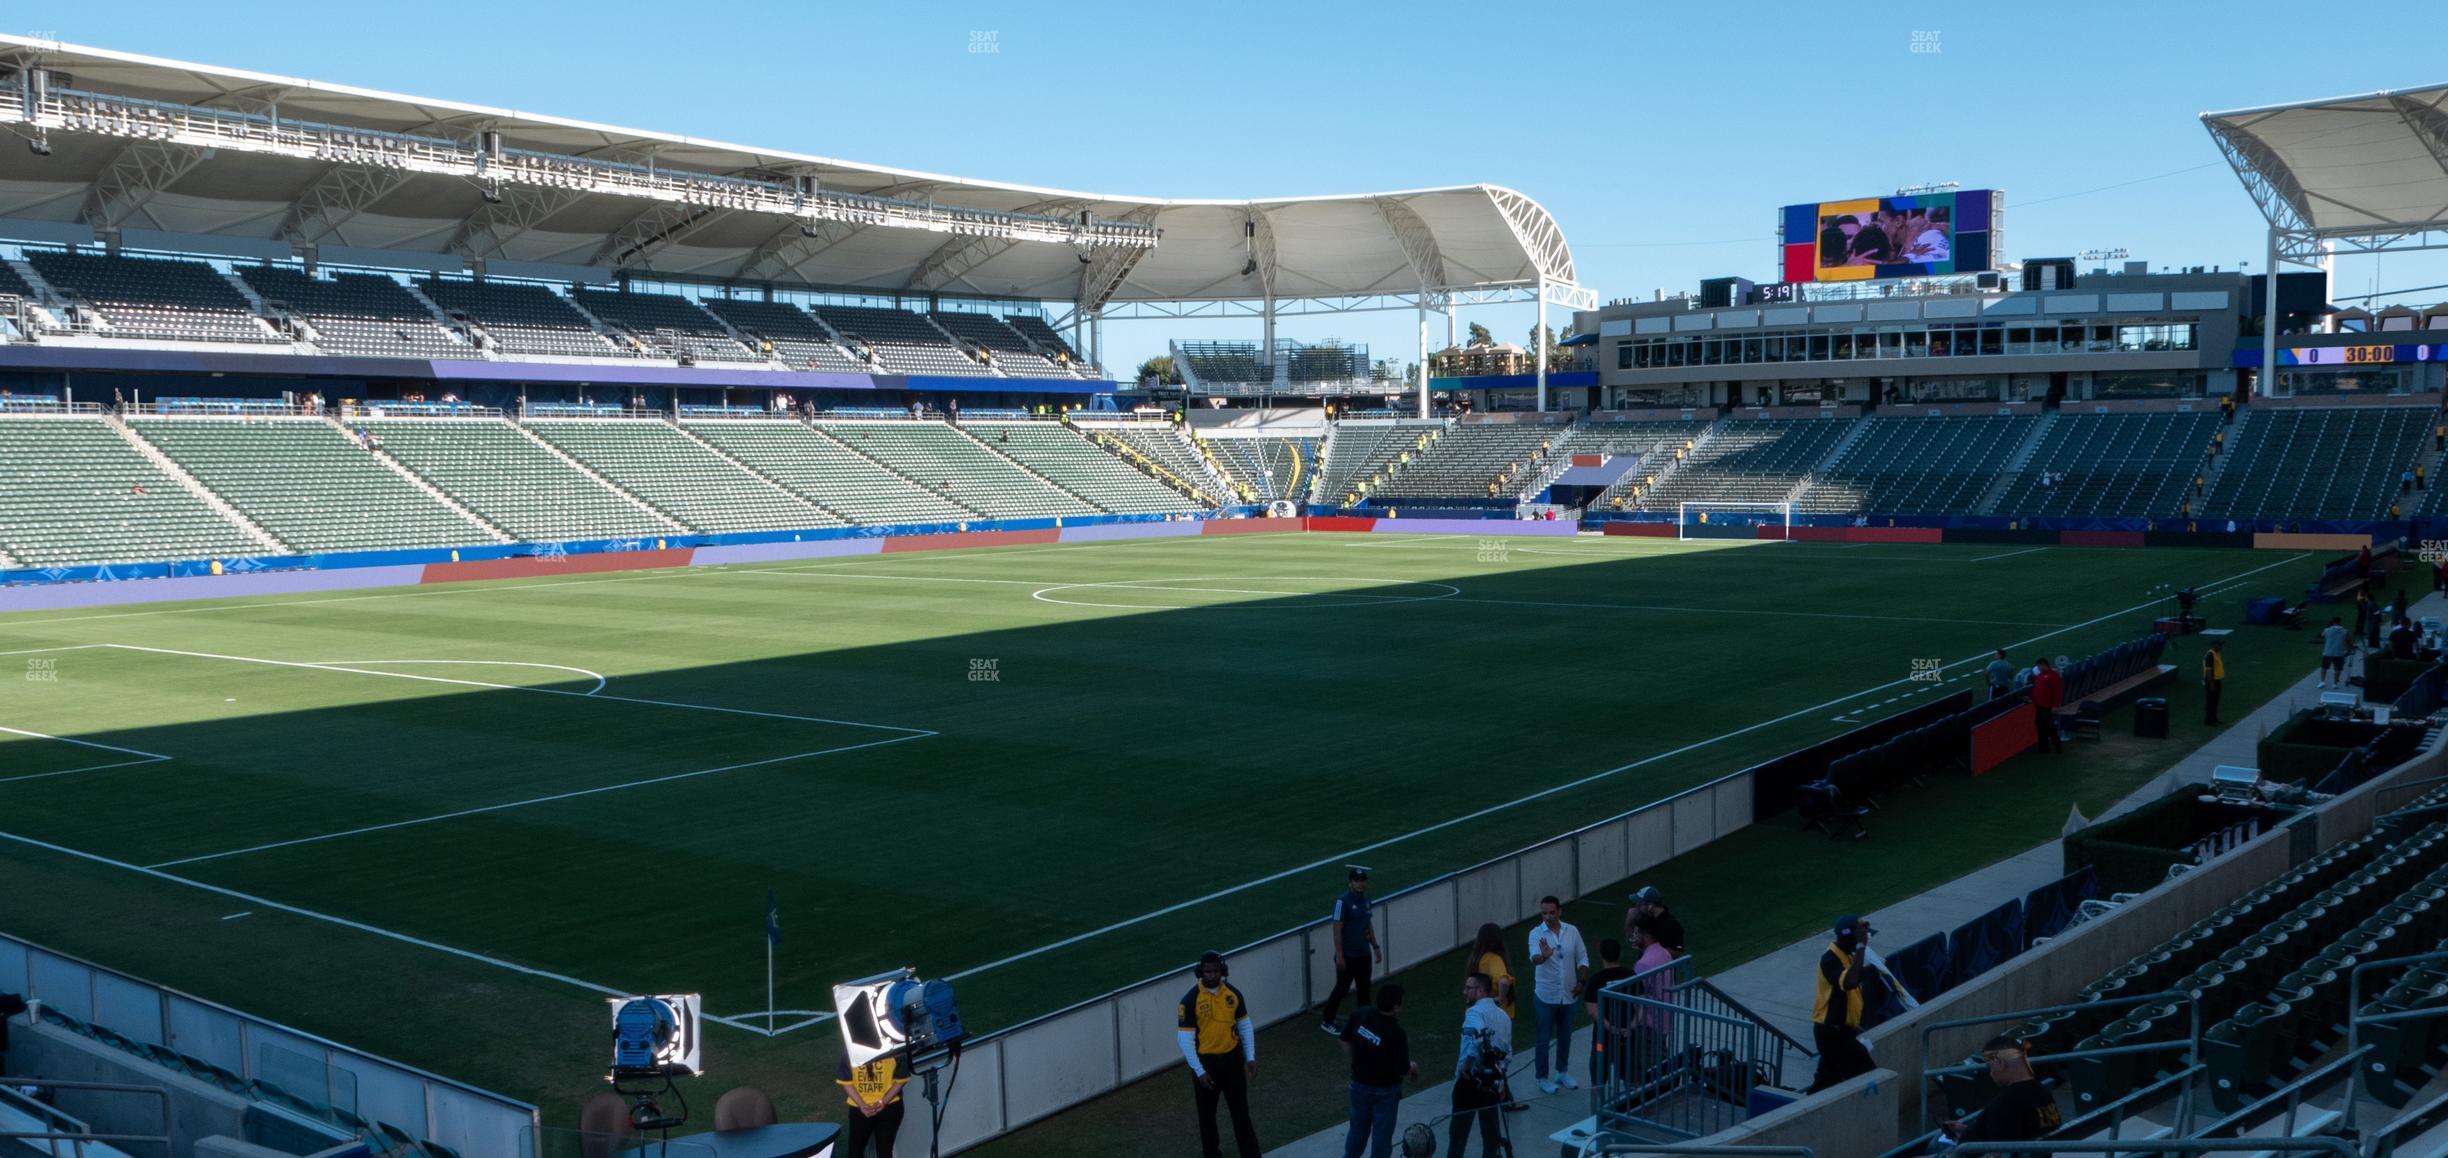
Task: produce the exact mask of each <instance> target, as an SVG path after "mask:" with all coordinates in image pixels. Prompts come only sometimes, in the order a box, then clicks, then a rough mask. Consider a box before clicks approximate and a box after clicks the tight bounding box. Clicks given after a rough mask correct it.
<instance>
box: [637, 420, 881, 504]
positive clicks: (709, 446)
mask: <svg viewBox="0 0 2448 1158" xmlns="http://www.w3.org/2000/svg"><path fill="white" fill-rule="evenodd" d="M670 425H671V428H672V429H673V430H676V431H679V432H680V437H682V438H685V439H687V440H689V441H690V442H693V443H695V444H697V445H698V446H699V447H701V448H703V449H704V450H705V452H706V453H707V454H710V455H713V456H714V457H715V458H718V459H721V460H722V461H724V462H727V463H730V464H731V465H732V466H735V467H738V468H739V469H741V470H743V471H746V472H748V473H749V474H752V475H755V476H756V477H757V478H760V479H763V480H764V482H765V485H767V486H769V487H772V488H774V489H775V490H778V491H786V492H788V493H790V494H792V495H796V496H797V497H798V498H799V499H800V500H801V501H803V502H805V503H807V504H808V505H809V506H812V507H815V508H816V509H817V510H820V511H823V512H824V513H825V514H826V515H828V516H830V517H832V518H835V519H839V520H841V521H842V522H843V523H844V524H850V523H855V522H856V521H857V520H855V519H852V518H851V517H850V516H848V515H845V514H843V513H842V512H840V511H837V510H835V509H833V508H832V507H831V506H829V505H827V504H826V503H825V502H824V501H823V500H822V499H821V498H819V497H817V496H816V495H811V494H808V493H806V492H804V491H802V490H800V489H799V488H797V487H793V486H790V485H788V484H786V483H784V482H783V481H782V480H781V479H779V478H776V477H774V476H773V475H772V474H769V473H767V472H766V471H764V470H762V469H760V468H758V467H757V466H756V465H755V464H753V463H750V462H749V461H748V460H746V459H744V458H741V457H740V456H738V455H736V454H732V453H731V452H730V451H727V450H724V449H723V448H721V447H719V446H716V445H714V444H713V443H712V442H709V441H707V440H706V439H705V438H704V437H703V436H701V435H699V434H698V433H697V432H696V431H694V430H691V429H689V428H688V425H687V424H686V423H682V422H677V421H672V422H671V423H670Z"/></svg>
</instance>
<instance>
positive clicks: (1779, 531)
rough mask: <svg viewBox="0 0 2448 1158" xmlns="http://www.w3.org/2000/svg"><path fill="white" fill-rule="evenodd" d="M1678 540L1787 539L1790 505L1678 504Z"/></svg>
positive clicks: (1676, 521)
mask: <svg viewBox="0 0 2448 1158" xmlns="http://www.w3.org/2000/svg"><path fill="white" fill-rule="evenodd" d="M1675 537H1676V538H1678V539H1790V538H1792V537H1793V504H1792V503H1678V504H1676V507H1675Z"/></svg>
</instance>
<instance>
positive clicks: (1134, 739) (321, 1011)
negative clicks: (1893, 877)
mask: <svg viewBox="0 0 2448 1158" xmlns="http://www.w3.org/2000/svg"><path fill="white" fill-rule="evenodd" d="M2319 563H2320V560H2319V559H2315V558H2312V557H2309V556H2303V555H2296V554H2291V553H2288V554H2282V553H2277V552H2247V551H2211V550H2147V551H2145V550H2076V549H2064V548H2049V549H2025V548H2015V547H1977V546H1945V547H1906V546H1886V545H1848V546H1836V545H1820V544H1804V543H1795V544H1726V543H1712V544H1706V545H1701V544H1692V545H1683V544H1674V543H1666V542H1659V541H1650V540H1625V539H1603V540H1597V539H1589V538H1583V539H1579V540H1570V541H1563V540H1543V539H1508V540H1495V539H1487V540H1477V539H1470V538H1458V537H1427V536H1418V537H1414V536H1404V535H1393V534H1376V535H1330V534H1320V535H1280V536H1277V535H1248V536H1206V537H1196V538H1184V539H1167V540H1152V541H1139V542H1121V543H1111V544H1098V545H1081V546H1064V547H1038V548H1007V549H999V550H983V551H963V552H939V553H914V554H896V555H888V556H870V557H862V558H857V559H850V560H834V561H815V562H806V563H789V564H773V565H755V566H736V567H719V568H695V569H682V570H670V571H656V572H639V573H630V574H617V575H609V576H595V577H588V578H574V579H570V580H559V581H532V580H530V581H507V582H500V583H480V584H456V585H448V586H436V587H422V588H408V589H399V590H394V591H378V592H358V593H339V594H333V595H319V596H291V597H280V598H265V599H252V600H236V601H223V602H212V603H189V604H176V605H162V606H155V607H140V608H134V609H110V608H100V609H92V610H84V611H67V612H45V613H27V614H18V615H12V616H5V617H0V653H4V654H0V665H4V666H0V679H5V680H6V681H7V682H6V684H5V685H4V686H5V687H6V688H7V691H6V693H5V694H0V728H5V729H7V730H5V731H0V836H4V837H5V839H0V876H6V877H8V878H10V879H12V880H13V881H15V882H16V884H15V886H14V887H12V888H9V889H7V890H5V891H0V928H5V929H7V930H9V931H11V932H15V933H18V934H21V935H24V936H27V937H29V938H30V939H33V940H35V941H38V942H42V943H46V944H49V945H51V946H53V947H55V948H59V949H61V950H64V951H68V952H72V953H79V954H83V955H87V956H90V957H93V958H96V959H98V960H100V961H102V962H103V963H105V964H109V965H113V966H115V967H119V968H124V969H127V970H128V971H130V972H133V973H136V974H138V975H140V976H144V977H147V978H150V979H153V980H156V981H160V982H162V983H165V984H168V985H172V986H175V987H178V988H182V989H185V990H188V991H190V992H194V993H197V994H199V995H201V996H205V997H209V998H212V999H215V1000H219V1001H223V1002H226V1003H228V1004H231V1005H234V1006H236V1007H239V1008H241V1009H245V1010H248V1011H250V1012H255V1013H259V1014H262V1015H265V1016H268V1017H272V1018H275V1019H279V1020H283V1021H287V1022H290V1023H292V1024H296V1025H298V1026H300V1027H301V1028H306V1029H309V1030H312V1031H315V1032H318V1033H322V1034H324V1035H326V1036H329V1037H332V1038H335V1039H337V1040H340V1041H343V1042H346V1043H349V1044H352V1045H357V1046H360V1047H363V1048H367V1049H371V1050H374V1051H376V1052H381V1053H385V1054H388V1055H391V1056H394V1057H397V1058H399V1059H401V1060H403V1061H408V1062H411V1063H413V1064H418V1065H423V1066H426V1067H428V1068H432V1069H435V1070H437V1071H440V1072H443V1073H448V1074H451V1075H453V1076H458V1077H463V1078H465V1079H467V1080H470V1081H474V1082H477V1083H479V1084H483V1085H487V1086H490V1087H492V1088H496V1089H500V1090H502V1091H503V1092H506V1093H510V1094H513V1095H514V1096H520V1097H525V1098H529V1099H532V1100H535V1101H537V1102H538V1103H539V1104H541V1105H543V1106H544V1108H545V1112H546V1120H547V1123H548V1124H552V1125H568V1124H569V1123H570V1119H571V1118H572V1117H574V1112H575V1110H574V1107H575V1104H576V1101H577V1099H578V1098H580V1097H582V1096H584V1094H585V1093H586V1092H588V1091H590V1090H591V1089H593V1088H596V1086H597V1084H598V1081H599V1070H598V1069H597V1067H599V1066H600V1064H601V1062H600V1059H597V1058H595V1057H594V1054H595V1053H596V1052H598V1049H597V1046H598V1042H597V1040H596V1039H597V1037H598V1036H599V1034H597V1032H596V1031H595V1029H594V1028H593V1027H594V1026H595V1025H596V1023H598V1022H599V1021H600V1020H601V1018H602V1016H603V1013H602V1009H603V1006H602V996H603V992H602V991H623V992H648V991H695V992H702V993H703V994H705V995H706V1008H707V1010H708V1011H709V1012H710V1013H713V1014H716V1015H719V1016H721V1017H724V1018H729V1019H734V1020H736V1021H738V1022H740V1023H742V1025H753V1026H756V1027H760V1028H761V1027H762V1026H763V1025H764V1024H765V1020H766V1010H767V1005H766V998H765V981H766V978H765V956H764V939H763V927H764V926H763V911H764V904H765V897H766V894H767V892H768V890H771V891H772V892H773V893H774V894H775V895H776V896H777V897H778V898H779V900H780V904H781V909H782V931H783V940H782V944H781V947H780V949H779V951H778V954H777V965H778V975H777V990H778V991H777V1001H776V1005H777V1006H778V1007H779V1008H780V1009H781V1010H783V1011H785V1012H782V1013H778V1014H776V1015H775V1017H776V1020H777V1023H778V1024H780V1025H782V1026H785V1027H788V1026H792V1025H798V1026H800V1027H801V1028H799V1029H798V1030H797V1031H795V1032H793V1033H786V1034H784V1035H783V1036H781V1037H779V1038H776V1039H772V1040H766V1039H764V1038H762V1037H760V1036H758V1035H756V1034H753V1033H749V1032H746V1031H744V1030H742V1029H736V1028H720V1029H717V1030H716V1031H714V1036H713V1037H712V1038H711V1040H710V1043H709V1049H708V1054H709V1058H710V1060H711V1061H712V1063H713V1065H714V1066H715V1067H716V1068H717V1070H719V1071H729V1072H731V1073H735V1074H743V1075H750V1076H754V1075H760V1074H762V1075H766V1077H765V1080H764V1084H765V1085H766V1086H767V1088H768V1089H775V1090H777V1091H778V1092H779V1093H780V1094H781V1098H782V1100H783V1102H784V1109H785V1111H786V1113H788V1112H790V1111H792V1110H794V1109H796V1110H797V1111H798V1112H801V1113H814V1112H821V1108H822V1107H823V1106H825V1105H827V1104H829V1103H831V1102H832V1101H833V1100H835V1099H833V1098H831V1097H829V1096H828V1094H827V1093H826V1092H825V1090H824V1089H823V1088H820V1087H821V1086H822V1082H821V1081H809V1080H806V1079H805V1078H804V1075H805V1074H807V1073H810V1072H814V1071H815V1070H816V1069H817V1068H819V1067H821V1070H822V1071H823V1072H825V1073H829V1071H830V1068H831V1056H832V1055H831V1053H830V1052H829V1051H830V1049H831V1040H832V1038H833V1033H832V1030H831V1027H830V1026H829V1025H824V1024H819V1023H813V1022H812V1021H811V1020H810V1019H809V1018H808V1017H807V1016H805V1015H803V1014H799V1013H793V1012H788V1011H813V1010H819V1009H824V1008H828V1007H829V1004H830V997H829V987H830V985H831V983H832V982H834V981H838V980H846V979H849V978H852V977H857V976H860V975H864V974H867V973H872V972H875V971H878V970H881V969H884V968H888V967H892V966H897V965H903V964H908V965H915V966H917V967H919V969H920V970H921V971H922V972H923V973H925V974H927V975H929V976H942V975H950V976H953V977H956V978H957V979H958V981H959V984H960V987H961V993H962V998H963V1006H964V1011H965V1012H966V1013H967V1015H968V1017H969V1019H970V1021H971V1023H972V1025H973V1027H975V1028H983V1029H991V1028H994V1027H996V1026H1000V1025H1006V1024H1010V1023H1012V1022H1014V1021H1017V1020H1020V1019H1022V1018H1025V1017H1027V1016H1030V1015H1033V1014H1037V1013H1041V1012H1045V1011H1048V1010H1051V1009H1054V1008H1057V1007H1059V1006H1062V1005H1065V1004H1068V1003H1071V1002H1073V1001H1077V1000H1080V999H1084V998H1087V997H1090V996H1093V995H1095V994H1097V993H1099V992H1102V991H1104V990H1106V989H1109V988H1111V987H1114V986H1116V985H1120V984H1124V983H1128V982H1132V981H1136V980H1139V979H1142V978H1144V977H1147V976H1149V975H1151V974H1154V973H1156V972H1159V971H1162V970H1164V969H1168V968H1171V967H1173V966H1176V965H1178V964H1180V963H1181V962H1184V961H1186V960H1188V959H1190V958H1191V957H1192V956H1194V955H1195V954H1196V952H1197V951H1198V950H1199V949H1201V948H1204V947H1209V946H1226V947H1229V946H1232V945H1237V944H1240V943H1243V942H1246V941H1249V940H1251V939H1254V938H1256V937H1259V936H1262V935H1264V934H1267V933H1270V932H1273V931H1276V930H1279V929H1282V928H1285V927H1287V926H1289V925H1291V924H1294V923H1297V922H1299V921H1302V920H1306V919H1310V918H1313V917H1315V916H1318V915H1320V914H1322V913H1323V912H1324V911H1325V907H1326V905H1327V903H1328V901H1329V900H1330V899H1331V897H1332V896H1333V894H1334V893H1335V892H1336V890H1337V889H1338V887H1339V881H1340V871H1339V869H1338V868H1337V867H1336V866H1338V865H1340V864H1341V863H1343V862H1344V861H1346V860H1352V859H1359V860H1364V861H1366V862H1367V863H1369V864H1372V865H1374V866H1375V867H1376V869H1377V878H1376V879H1377V882H1378V884H1379V887H1380V890H1381V891H1382V890H1389V889H1394V888H1400V887H1402V886H1403V885H1404V884H1406V883H1409V882H1412V881H1416V880H1419V879H1422V878H1425V877H1428V876H1432V875H1435V874H1437V873H1441V872H1444V871H1448V870H1451V869H1454V868H1458V867H1461V866H1464V865H1467V864H1470V863H1472V862H1475V861H1478V860H1481V859H1484V858H1486V857H1488V856H1492V855H1496V854H1499V853H1502V852H1506V851H1509V850H1511V849H1513V848H1516V847H1519V846H1521V845H1524V844H1527V843H1530V842H1532V841H1535V840H1538V839H1542V838H1545V837H1547V836H1551V835H1553V834H1555V833H1558V832H1561V831H1563V830H1565V829H1568V828H1571V827H1574V826H1576V825H1578V824H1581V823H1586V822H1588V821H1590V820H1594V819H1598V818H1600V817H1603V816H1606V815H1610V814H1613V813H1615V812H1619V811H1622V810H1624V809H1627V808H1631V807H1634V806H1637V805H1639V804H1641V803H1643V802H1645V801H1648V800H1651V799H1654V798H1656V797H1658V796H1660V795H1664V794H1666V793H1669V792H1672V791H1674V790H1676V789H1678V788H1681V787H1684V786H1687V785H1690V784H1694V783H1698V782H1700V781H1702V780H1705V779H1709V778H1712V777H1715V776H1717V775H1721V774H1723V773H1725V772H1728V771H1732V770H1734V769H1736V768H1739V767H1742V766H1744V765H1746V764H1748V763H1752V762H1754V761H1757V760H1759V759H1762V758H1765V757H1767V756H1769V755H1772V754H1775V753H1777V752H1781V751H1784V750H1787V749H1790V748H1792V747H1794V746H1796V745H1797V744H1800V743H1803V742H1806V741H1809V740H1812V739H1815V738H1818V737H1823V736H1826V735H1829V734H1832V733H1835V732H1837V731H1841V730H1843V729H1845V728H1847V727H1850V726H1852V721H1857V720H1864V719H1869V718H1874V717H1876V716H1878V715H1881V714H1885V713H1887V712H1892V711H1896V710H1900V709H1901V708H1902V707H1904V706H1907V705H1908V704H1909V703H1910V702H1912V701H1913V700H1915V699H1917V698H1919V697H1921V696H1924V695H1927V694H1931V693H1933V692H1936V691H1951V690H1956V689H1960V688H1963V687H1966V686H1969V684H1970V681H1971V680H1972V678H1973V676H1972V674H1971V673H1973V672H1974V671H1975V670H1976V668H1977V667H1978V662H1979V661H1980V660H1983V659H1985V658H1986V653H1987V651H1988V650H1989V649H1990V648H1991V647H1994V646H1999V645H2007V646H2010V647H2011V648H2012V650H2013V653H2014V655H2015V657H2016V658H2017V659H2018V660H2019V661H2021V660H2027V659H2028V658H2030V657H2031V656H2034V655H2037V654H2040V653H2041V652H2043V651H2045V652H2046V653H2048V654H2051V655H2057V654H2070V655H2077V656H2079V655H2082V654H2086V653H2088V652H2090V651H2092V650H2096V649H2098V648H2100V647H2103V646H2106V645H2108V644H2110V643H2113V642H2116V641H2119V640H2122V639H2128V638H2132V637H2133V636H2135V635H2137V634H2139V633H2140V632H2142V631H2143V630H2146V628H2147V624H2148V620H2149V618H2150V614H2151V612H2152V611H2154V610H2156V605H2155V604H2153V603H2152V602H2151V597H2150V594H2149V592H2150V589H2151V588H2153V587H2154V586H2156V585H2158V584H2162V583H2171V582H2172V583H2179V584H2183V583H2196V584H2200V585H2202V587H2203V588H2204V589H2213V588H2215V589H2218V590H2220V591H2221V593H2222V594H2221V596H2220V597H2219V600H2218V602H2219V603H2220V604H2221V605H2225V604H2228V603H2231V602H2232V601H2233V600H2237V599H2241V598H2242V597H2243V596H2245V595H2248V594H2263V593H2288V594H2292V593H2296V592H2300V591H2301V589H2302V587H2303V585H2304V584H2305V583H2306V582H2307V581H2308V580H2309V579H2310V578H2311V577H2312V576H2313V575H2314V574H2315V573H2317V569H2318V566H2319ZM2289 654H2290V655H2291V654H2292V653H2289ZM2308 654H2309V653H2308V652H2306V655H2307V656H2308ZM1928 659H1935V660H1938V661H1940V662H1941V663H1943V664H1945V665H1949V666H1947V667H1946V668H1945V669H1944V671H1943V673H1942V674H1943V675H1944V676H1946V677H1947V680H1946V682H1941V683H1936V684H1931V683H1926V682H1914V681H1912V680H1910V679H1909V678H1908V677H1909V676H1910V675H1911V674H1912V671H1913V666H1914V661H1916V660H1928ZM2308 663H2309V661H2308V659H2306V660H2305V664H2306V665H2307V666H2308ZM20 667H23V668H24V669H25V674H24V676H23V677H21V676H20V675H19V673H18V670H17V669H18V668H20ZM2172 756H2173V754H2171V756H2170V758H2172ZM2062 811H2063V809H2062V806H2059V807H2058V809H2057V815H2058V817H2060V818H2061V817H2062ZM2054 822H2055V821H2054V820H2052V821H2051V823H2052V824H2053V823H2054ZM1942 879H1943V878H1942ZM241 913H243V914H246V915H245V916H238V915H237V914H241ZM420 995H422V1000H421V1001H420ZM401 1001H410V1002H416V1003H418V1004H419V1005H420V1006H421V1007H422V1008H421V1010H420V1016H421V1017H423V1018H426V1019H428V1020H426V1021H424V1022H422V1023H420V1024H419V1025H417V1026H414V1027H411V1026H409V1025H407V1024H403V1021H404V1017H405V1015H404V1014H403V1012H402V1008H401V1006H400V1004H399V1003H400V1002H401ZM437 1026H440V1027H448V1028H449V1029H450V1032H447V1033H435V1032H433V1030H434V1029H435V1028H436V1027H437ZM791 1073H796V1074H799V1075H802V1076H801V1077H800V1078H799V1079H798V1080H797V1081H796V1084H795V1085H794V1082H793V1080H792V1079H789V1078H787V1077H785V1076H783V1075H786V1074H791ZM797 1087H805V1088H804V1089H802V1088H797ZM708 1100H709V1101H710V1096H709V1098H708Z"/></svg>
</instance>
